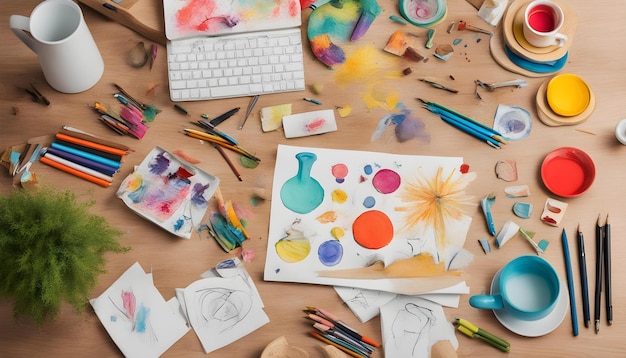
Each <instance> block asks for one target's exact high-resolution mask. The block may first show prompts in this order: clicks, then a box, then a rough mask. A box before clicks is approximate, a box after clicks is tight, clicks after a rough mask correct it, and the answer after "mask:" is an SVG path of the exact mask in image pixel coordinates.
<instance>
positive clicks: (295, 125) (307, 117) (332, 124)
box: [283, 109, 337, 138]
mask: <svg viewBox="0 0 626 358" xmlns="http://www.w3.org/2000/svg"><path fill="white" fill-rule="evenodd" d="M283 130H284V131H285V138H297V137H306V136H310V135H316V134H323V133H328V132H334V131H336V130H337V122H336V121H335V112H333V110H332V109H323V110H321V111H312V112H304V113H296V114H291V115H288V116H284V117H283Z"/></svg>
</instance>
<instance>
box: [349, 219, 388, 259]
mask: <svg viewBox="0 0 626 358" xmlns="http://www.w3.org/2000/svg"><path fill="white" fill-rule="evenodd" d="M352 235H354V241H356V242H357V243H358V244H359V245H361V246H363V247H365V248H367V249H372V250H376V249H380V248H383V247H385V246H387V245H388V244H389V243H390V242H391V239H393V224H392V223H391V220H390V219H389V217H388V216H387V214H385V213H383V212H382V211H378V210H369V211H366V212H364V213H362V214H361V215H359V217H358V218H356V220H354V223H352Z"/></svg>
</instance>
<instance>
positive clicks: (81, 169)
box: [44, 153, 113, 183]
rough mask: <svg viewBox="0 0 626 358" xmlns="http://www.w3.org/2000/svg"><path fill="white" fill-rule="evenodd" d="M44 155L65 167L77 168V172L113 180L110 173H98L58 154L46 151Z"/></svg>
mask: <svg viewBox="0 0 626 358" xmlns="http://www.w3.org/2000/svg"><path fill="white" fill-rule="evenodd" d="M44 157H46V158H48V159H50V160H53V161H55V162H57V163H60V164H63V165H65V166H67V167H70V168H72V169H74V170H78V171H79V172H83V173H85V174H89V175H91V176H94V177H96V178H98V179H102V180H106V181H108V182H109V183H110V182H112V181H113V177H111V176H110V175H106V174H102V173H100V172H99V171H97V170H93V169H90V168H87V167H85V166H82V165H80V164H77V163H74V162H72V161H71V160H67V159H63V158H61V157H58V156H56V155H54V154H52V153H46V154H44Z"/></svg>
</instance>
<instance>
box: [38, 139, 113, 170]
mask: <svg viewBox="0 0 626 358" xmlns="http://www.w3.org/2000/svg"><path fill="white" fill-rule="evenodd" d="M50 146H51V147H52V148H56V149H59V150H63V151H65V152H67V153H71V154H74V155H78V156H79V157H82V158H87V159H89V160H93V161H95V162H98V163H101V164H105V165H108V166H110V167H113V168H115V169H119V168H120V167H121V166H122V163H120V162H116V161H114V160H111V159H108V158H103V157H101V156H99V155H95V154H92V153H87V152H85V151H82V150H79V149H75V148H71V147H68V146H66V145H63V144H61V143H58V142H52V144H50Z"/></svg>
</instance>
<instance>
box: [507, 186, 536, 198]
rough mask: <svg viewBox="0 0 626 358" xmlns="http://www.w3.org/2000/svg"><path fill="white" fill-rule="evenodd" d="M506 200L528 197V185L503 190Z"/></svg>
mask: <svg viewBox="0 0 626 358" xmlns="http://www.w3.org/2000/svg"><path fill="white" fill-rule="evenodd" d="M504 193H505V194H506V197H507V198H523V197H527V196H530V188H529V187H528V185H526V184H524V185H514V186H508V187H506V188H504Z"/></svg>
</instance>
